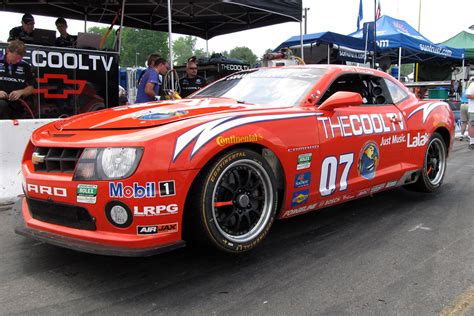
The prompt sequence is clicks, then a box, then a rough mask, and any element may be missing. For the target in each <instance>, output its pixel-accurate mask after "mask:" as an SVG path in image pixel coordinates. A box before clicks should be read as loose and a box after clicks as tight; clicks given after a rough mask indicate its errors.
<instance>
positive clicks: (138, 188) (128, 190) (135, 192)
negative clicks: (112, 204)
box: [109, 182, 156, 199]
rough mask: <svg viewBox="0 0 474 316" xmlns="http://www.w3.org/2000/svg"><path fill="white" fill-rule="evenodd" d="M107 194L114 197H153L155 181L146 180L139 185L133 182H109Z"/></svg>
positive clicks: (154, 195) (154, 194)
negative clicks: (126, 184)
mask: <svg viewBox="0 0 474 316" xmlns="http://www.w3.org/2000/svg"><path fill="white" fill-rule="evenodd" d="M109 196H110V197H115V198H123V197H125V198H134V199H141V198H154V197H156V183H155V182H147V183H145V185H144V186H143V185H140V184H138V182H134V183H133V185H128V186H124V185H123V183H122V182H109Z"/></svg>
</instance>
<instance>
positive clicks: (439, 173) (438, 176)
mask: <svg viewBox="0 0 474 316" xmlns="http://www.w3.org/2000/svg"><path fill="white" fill-rule="evenodd" d="M446 158H447V150H446V144H445V142H444V140H443V137H442V136H441V135H440V134H438V133H434V134H433V135H432V136H431V138H430V140H429V142H428V145H427V146H426V153H425V158H424V161H423V169H422V170H421V174H420V176H419V178H418V180H417V181H416V182H415V183H413V184H410V185H407V186H406V188H407V189H409V190H413V191H419V192H434V191H436V190H437V189H438V188H439V187H440V186H441V184H442V183H443V180H444V175H445V173H446Z"/></svg>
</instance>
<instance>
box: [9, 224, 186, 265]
mask: <svg viewBox="0 0 474 316" xmlns="http://www.w3.org/2000/svg"><path fill="white" fill-rule="evenodd" d="M15 233H17V234H19V235H22V236H26V237H30V238H33V239H36V240H39V241H42V242H45V243H48V244H52V245H55V246H59V247H63V248H68V249H73V250H77V251H82V252H87V253H92V254H98V255H106V256H121V257H147V256H153V255H156V254H160V253H163V252H168V251H171V250H174V249H177V248H181V247H184V246H185V245H186V243H185V242H184V241H183V240H179V241H176V242H172V243H168V244H162V245H160V246H156V247H149V248H139V249H133V248H126V247H119V246H111V245H103V244H98V243H93V242H88V241H84V240H79V239H75V238H70V237H66V236H61V235H57V234H53V233H50V232H46V231H41V230H37V229H31V228H29V227H27V226H26V225H25V221H24V220H23V219H22V218H20V219H19V221H18V224H17V227H15Z"/></svg>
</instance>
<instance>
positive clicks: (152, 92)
mask: <svg viewBox="0 0 474 316" xmlns="http://www.w3.org/2000/svg"><path fill="white" fill-rule="evenodd" d="M168 68H169V66H168V62H167V61H166V59H164V58H157V59H155V60H150V59H149V60H148V69H147V70H145V74H144V75H143V76H142V77H141V79H140V82H139V83H138V89H137V99H136V101H135V103H144V102H150V101H155V100H159V95H160V86H161V83H162V79H161V76H164V75H165V74H166V72H167V71H168Z"/></svg>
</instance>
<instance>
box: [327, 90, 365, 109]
mask: <svg viewBox="0 0 474 316" xmlns="http://www.w3.org/2000/svg"><path fill="white" fill-rule="evenodd" d="M361 104H362V97H361V95H360V94H359V93H355V92H347V91H338V92H336V93H334V94H333V95H332V96H330V97H329V98H328V99H327V100H326V101H324V102H323V104H321V105H320V106H319V107H318V110H321V111H332V110H334V109H335V108H342V107H346V106H358V105H361Z"/></svg>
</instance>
